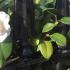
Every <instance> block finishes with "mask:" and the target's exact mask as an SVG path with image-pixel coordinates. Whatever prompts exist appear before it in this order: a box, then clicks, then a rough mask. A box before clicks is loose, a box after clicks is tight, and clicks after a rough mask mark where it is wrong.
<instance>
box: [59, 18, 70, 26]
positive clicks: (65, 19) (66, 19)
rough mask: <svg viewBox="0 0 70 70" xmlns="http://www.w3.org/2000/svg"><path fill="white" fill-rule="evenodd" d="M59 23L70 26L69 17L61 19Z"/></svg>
mask: <svg viewBox="0 0 70 70" xmlns="http://www.w3.org/2000/svg"><path fill="white" fill-rule="evenodd" d="M60 22H62V23H64V24H67V25H70V17H63V18H62V19H61V20H60Z"/></svg>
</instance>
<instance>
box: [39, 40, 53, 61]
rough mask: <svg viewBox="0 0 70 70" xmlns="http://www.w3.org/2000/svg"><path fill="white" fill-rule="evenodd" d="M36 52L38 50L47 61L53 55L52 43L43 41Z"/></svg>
mask: <svg viewBox="0 0 70 70" xmlns="http://www.w3.org/2000/svg"><path fill="white" fill-rule="evenodd" d="M38 50H40V52H41V54H42V55H43V57H44V58H45V59H47V60H48V59H50V58H51V56H52V54H53V47H52V43H51V42H50V41H45V42H44V43H41V44H39V45H38Z"/></svg>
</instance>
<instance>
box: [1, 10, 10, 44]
mask: <svg viewBox="0 0 70 70" xmlns="http://www.w3.org/2000/svg"><path fill="white" fill-rule="evenodd" d="M9 20H10V16H9V15H8V14H6V13H5V12H3V11H0V43H1V42H3V41H4V40H5V39H6V38H7V37H8V36H9V35H10V31H11V29H10V25H9Z"/></svg>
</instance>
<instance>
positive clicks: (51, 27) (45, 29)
mask: <svg viewBox="0 0 70 70" xmlns="http://www.w3.org/2000/svg"><path fill="white" fill-rule="evenodd" d="M55 26H56V25H55V24H53V23H47V24H45V25H44V27H43V30H42V33H45V32H48V31H50V30H52V29H53V28H54V27H55Z"/></svg>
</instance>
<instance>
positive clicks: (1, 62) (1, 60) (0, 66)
mask: <svg viewBox="0 0 70 70" xmlns="http://www.w3.org/2000/svg"><path fill="white" fill-rule="evenodd" d="M0 51H1V50H0ZM3 63H4V59H3V57H2V52H0V68H2V66H3Z"/></svg>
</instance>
